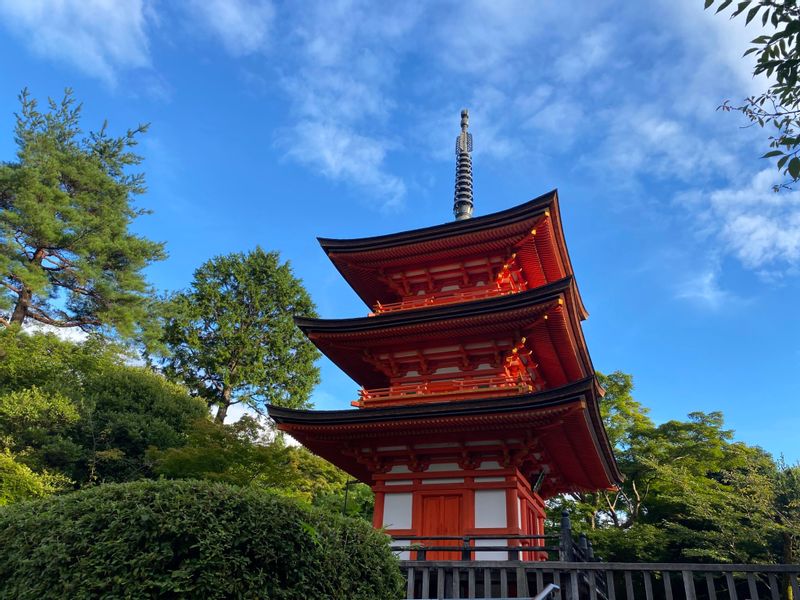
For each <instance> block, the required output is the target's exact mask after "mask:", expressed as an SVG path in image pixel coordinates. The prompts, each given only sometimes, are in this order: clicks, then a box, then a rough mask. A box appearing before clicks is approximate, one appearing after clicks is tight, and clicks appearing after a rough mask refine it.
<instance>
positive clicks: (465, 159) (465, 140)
mask: <svg viewBox="0 0 800 600" xmlns="http://www.w3.org/2000/svg"><path fill="white" fill-rule="evenodd" d="M467 127H469V112H468V111H467V109H466V108H465V109H464V110H462V111H461V133H460V134H459V136H458V137H457V138H456V193H455V200H454V201H453V214H454V215H455V218H456V221H463V220H464V219H469V218H471V217H472V134H471V133H467Z"/></svg>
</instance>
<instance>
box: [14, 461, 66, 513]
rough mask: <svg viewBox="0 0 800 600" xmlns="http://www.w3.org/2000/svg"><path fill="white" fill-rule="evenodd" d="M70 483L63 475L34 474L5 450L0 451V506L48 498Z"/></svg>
mask: <svg viewBox="0 0 800 600" xmlns="http://www.w3.org/2000/svg"><path fill="white" fill-rule="evenodd" d="M69 483H70V481H69V480H68V479H67V478H66V477H64V476H63V475H58V474H52V473H48V472H43V473H36V472H35V471H34V470H33V469H31V468H30V467H29V466H27V465H25V464H23V463H21V462H19V461H18V460H17V459H16V458H15V457H14V455H12V454H11V452H10V451H8V450H7V449H0V506H4V505H6V504H13V503H15V502H20V501H22V500H30V499H32V498H39V497H43V496H48V495H50V494H52V493H54V492H57V491H59V490H62V489H64V488H66V487H67V486H68V485H69Z"/></svg>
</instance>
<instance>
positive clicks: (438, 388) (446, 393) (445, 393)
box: [351, 375, 539, 408]
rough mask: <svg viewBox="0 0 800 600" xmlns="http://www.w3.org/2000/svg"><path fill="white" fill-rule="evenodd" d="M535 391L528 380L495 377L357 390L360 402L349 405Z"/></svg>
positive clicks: (467, 397)
mask: <svg viewBox="0 0 800 600" xmlns="http://www.w3.org/2000/svg"><path fill="white" fill-rule="evenodd" d="M536 391H539V388H538V387H537V385H536V384H535V383H534V382H533V381H531V380H528V379H523V378H517V379H511V378H509V377H506V376H503V375H496V376H491V377H475V378H472V379H465V380H444V381H421V382H418V383H405V384H398V385H393V386H391V387H388V388H370V389H365V388H362V389H361V390H360V391H359V399H358V400H356V401H354V402H352V403H351V404H352V405H353V406H357V407H359V408H365V407H373V408H374V407H378V406H385V405H389V404H423V403H428V402H447V401H451V400H476V399H481V398H492V397H507V396H515V395H519V394H529V393H532V392H536Z"/></svg>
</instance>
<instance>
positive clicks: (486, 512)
mask: <svg viewBox="0 0 800 600" xmlns="http://www.w3.org/2000/svg"><path fill="white" fill-rule="evenodd" d="M475 527H508V525H507V521H506V491H505V490H475Z"/></svg>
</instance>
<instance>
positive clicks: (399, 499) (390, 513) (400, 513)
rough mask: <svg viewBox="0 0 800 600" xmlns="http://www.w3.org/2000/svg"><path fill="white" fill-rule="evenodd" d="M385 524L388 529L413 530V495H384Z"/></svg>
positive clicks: (404, 493) (407, 493) (405, 493)
mask: <svg viewBox="0 0 800 600" xmlns="http://www.w3.org/2000/svg"><path fill="white" fill-rule="evenodd" d="M383 524H384V526H385V527H386V529H411V493H410V492H402V493H397V494H384V495H383Z"/></svg>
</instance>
